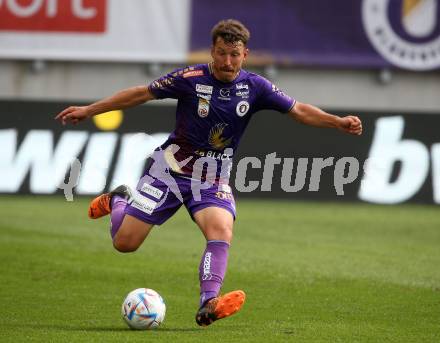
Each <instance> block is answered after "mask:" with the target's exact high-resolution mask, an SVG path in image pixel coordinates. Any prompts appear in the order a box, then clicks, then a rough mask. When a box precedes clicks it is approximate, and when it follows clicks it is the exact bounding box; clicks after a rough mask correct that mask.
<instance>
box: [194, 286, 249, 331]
mask: <svg viewBox="0 0 440 343" xmlns="http://www.w3.org/2000/svg"><path fill="white" fill-rule="evenodd" d="M245 299H246V294H245V293H244V292H243V291H241V290H239V291H232V292H229V293H226V294H225V295H222V296H218V297H215V298H212V299H210V300H208V302H206V304H204V305H203V306H202V307H201V308H200V309H199V310H198V311H197V314H196V322H197V324H199V325H200V326H208V325H210V324H212V323H213V322H215V321H216V320H218V319H222V318H226V317H229V316H231V315H233V314H234V313H236V312H238V311H239V310H240V309H241V307H242V306H243V304H244V301H245Z"/></svg>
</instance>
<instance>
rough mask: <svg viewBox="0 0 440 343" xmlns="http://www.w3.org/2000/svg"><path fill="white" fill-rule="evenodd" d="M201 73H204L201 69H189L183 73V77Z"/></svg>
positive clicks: (200, 74)
mask: <svg viewBox="0 0 440 343" xmlns="http://www.w3.org/2000/svg"><path fill="white" fill-rule="evenodd" d="M203 75H204V73H203V70H191V71H188V72H186V73H183V77H184V78H187V77H194V76H203Z"/></svg>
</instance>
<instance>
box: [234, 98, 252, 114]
mask: <svg viewBox="0 0 440 343" xmlns="http://www.w3.org/2000/svg"><path fill="white" fill-rule="evenodd" d="M249 107H250V106H249V103H248V102H247V101H240V102H239V103H238V104H237V107H236V109H235V112H236V113H237V115H238V116H239V117H243V116H244V115H245V114H246V113H248V111H249Z"/></svg>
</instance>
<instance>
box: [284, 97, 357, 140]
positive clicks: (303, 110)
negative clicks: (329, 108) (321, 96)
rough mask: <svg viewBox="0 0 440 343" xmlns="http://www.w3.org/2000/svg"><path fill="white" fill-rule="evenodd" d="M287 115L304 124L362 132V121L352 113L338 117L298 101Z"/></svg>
mask: <svg viewBox="0 0 440 343" xmlns="http://www.w3.org/2000/svg"><path fill="white" fill-rule="evenodd" d="M289 116H291V117H292V118H293V119H295V120H296V121H298V122H300V123H302V124H305V125H310V126H316V127H329V128H335V129H338V130H341V131H343V132H346V133H349V134H352V135H361V134H362V122H361V120H360V119H359V117H357V116H353V115H349V116H345V117H340V116H337V115H334V114H330V113H327V112H325V111H323V110H321V109H320V108H318V107H316V106H313V105H309V104H305V103H301V102H299V101H297V102H296V103H295V105H294V106H292V108H291V109H290V111H289Z"/></svg>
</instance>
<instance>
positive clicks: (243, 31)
mask: <svg viewBox="0 0 440 343" xmlns="http://www.w3.org/2000/svg"><path fill="white" fill-rule="evenodd" d="M211 36H212V44H213V45H214V44H215V43H216V41H217V38H218V37H221V38H223V40H224V41H225V42H226V43H237V42H239V41H241V42H242V43H243V44H244V45H246V44H247V42H248V41H249V38H250V37H251V34H250V33H249V30H248V29H247V28H246V26H244V25H243V24H242V23H241V22H239V21H238V20H235V19H226V20H221V21H219V22H218V23H217V24H216V25H215V26H214V27H213V28H212V31H211Z"/></svg>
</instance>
